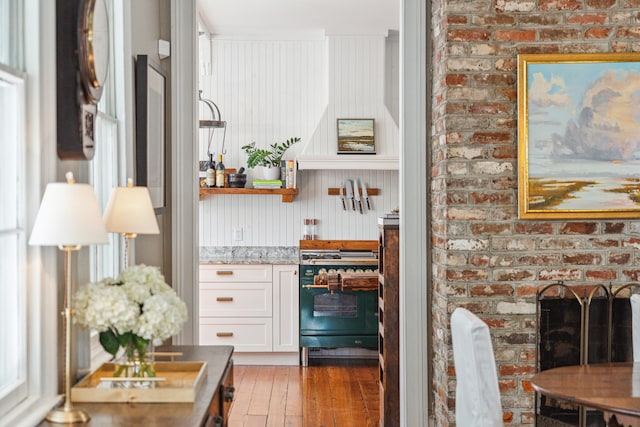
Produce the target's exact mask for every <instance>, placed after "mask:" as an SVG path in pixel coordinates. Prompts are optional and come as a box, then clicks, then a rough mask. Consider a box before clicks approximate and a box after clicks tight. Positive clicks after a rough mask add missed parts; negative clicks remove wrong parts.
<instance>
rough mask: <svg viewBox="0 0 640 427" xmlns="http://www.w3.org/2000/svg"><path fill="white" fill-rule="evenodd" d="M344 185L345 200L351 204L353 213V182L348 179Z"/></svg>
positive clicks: (354, 207)
mask: <svg viewBox="0 0 640 427" xmlns="http://www.w3.org/2000/svg"><path fill="white" fill-rule="evenodd" d="M345 185H346V187H347V199H348V200H349V203H350V204H351V210H352V211H355V210H356V203H355V201H354V200H353V181H351V180H350V179H348V180H346V181H345Z"/></svg>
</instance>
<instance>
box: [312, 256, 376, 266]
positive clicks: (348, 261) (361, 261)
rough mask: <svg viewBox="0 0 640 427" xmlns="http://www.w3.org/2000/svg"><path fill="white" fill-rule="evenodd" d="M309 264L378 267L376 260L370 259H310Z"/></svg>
mask: <svg viewBox="0 0 640 427" xmlns="http://www.w3.org/2000/svg"><path fill="white" fill-rule="evenodd" d="M309 264H327V265H331V264H337V265H354V266H358V265H378V260H377V259H370V258H353V259H337V260H330V259H310V260H309Z"/></svg>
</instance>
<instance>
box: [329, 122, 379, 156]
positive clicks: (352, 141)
mask: <svg viewBox="0 0 640 427" xmlns="http://www.w3.org/2000/svg"><path fill="white" fill-rule="evenodd" d="M373 123H374V121H373V119H338V154H376V144H375V136H374V126H373Z"/></svg>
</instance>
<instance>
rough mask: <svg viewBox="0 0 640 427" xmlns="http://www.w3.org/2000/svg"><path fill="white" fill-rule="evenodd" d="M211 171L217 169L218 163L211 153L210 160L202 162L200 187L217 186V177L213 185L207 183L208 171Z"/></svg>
mask: <svg viewBox="0 0 640 427" xmlns="http://www.w3.org/2000/svg"><path fill="white" fill-rule="evenodd" d="M209 169H211V170H212V171H215V169H216V162H214V161H213V154H211V153H209V160H205V161H201V162H200V187H213V184H215V176H214V177H213V179H214V182H213V183H211V184H210V183H209V181H207V171H208V170H209ZM214 173H215V172H214Z"/></svg>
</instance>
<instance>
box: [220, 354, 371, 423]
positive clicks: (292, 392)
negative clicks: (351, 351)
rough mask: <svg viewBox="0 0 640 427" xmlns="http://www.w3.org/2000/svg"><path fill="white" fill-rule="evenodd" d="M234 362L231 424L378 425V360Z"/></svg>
mask: <svg viewBox="0 0 640 427" xmlns="http://www.w3.org/2000/svg"><path fill="white" fill-rule="evenodd" d="M310 365H311V366H308V367H304V368H303V367H301V366H243V365H235V366H234V371H233V375H234V384H235V387H236V392H235V398H234V403H233V407H232V408H231V415H230V417H229V427H240V426H243V427H282V426H289V427H378V423H379V418H380V415H379V410H380V406H379V397H378V365H377V361H371V360H364V361H356V362H347V363H339V362H336V361H335V360H328V361H325V362H317V361H314V362H312V363H310Z"/></svg>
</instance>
